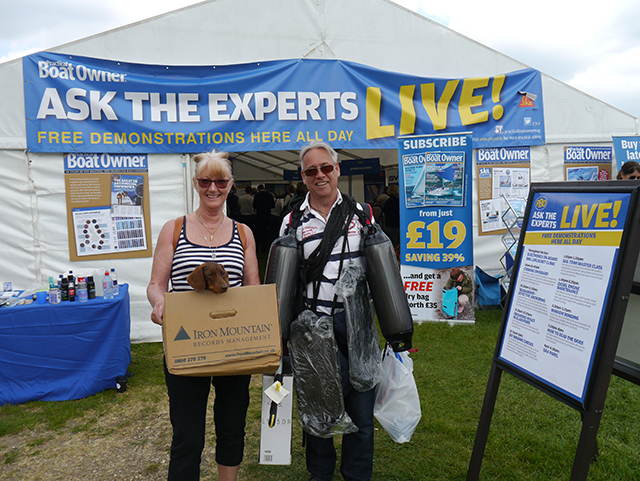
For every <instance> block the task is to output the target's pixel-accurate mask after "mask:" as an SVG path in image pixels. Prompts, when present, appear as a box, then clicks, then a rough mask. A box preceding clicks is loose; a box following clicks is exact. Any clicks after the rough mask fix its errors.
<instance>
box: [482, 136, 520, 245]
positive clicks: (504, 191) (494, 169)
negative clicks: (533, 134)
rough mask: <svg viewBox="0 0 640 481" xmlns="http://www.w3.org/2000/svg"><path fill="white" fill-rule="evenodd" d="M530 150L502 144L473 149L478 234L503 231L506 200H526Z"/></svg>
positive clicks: (504, 227) (501, 232)
mask: <svg viewBox="0 0 640 481" xmlns="http://www.w3.org/2000/svg"><path fill="white" fill-rule="evenodd" d="M530 159H531V149H530V148H529V147H504V148H499V149H478V150H477V151H476V165H477V170H478V173H477V179H478V213H479V221H480V222H479V223H478V229H479V234H480V235H490V234H503V233H504V232H505V229H506V226H505V223H504V222H503V221H502V216H503V215H504V213H505V212H506V211H507V210H508V209H509V204H508V203H507V201H506V200H507V199H522V198H524V199H526V198H527V197H528V195H529V184H530V183H531V178H530V177H531V175H530V172H531V169H530V164H529V162H530Z"/></svg>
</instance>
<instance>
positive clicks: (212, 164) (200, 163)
mask: <svg viewBox="0 0 640 481" xmlns="http://www.w3.org/2000/svg"><path fill="white" fill-rule="evenodd" d="M193 161H194V162H195V163H196V171H195V173H194V175H193V179H194V180H196V179H199V178H201V177H203V176H209V177H213V178H215V179H233V173H232V169H231V162H230V161H229V154H228V153H227V152H216V151H213V152H203V153H202V154H197V155H194V156H193Z"/></svg>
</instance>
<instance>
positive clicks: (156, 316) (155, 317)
mask: <svg viewBox="0 0 640 481" xmlns="http://www.w3.org/2000/svg"><path fill="white" fill-rule="evenodd" d="M151 320H152V321H153V322H154V323H155V324H158V325H159V326H162V322H163V320H164V298H163V297H161V298H160V299H158V300H157V301H156V302H155V303H154V304H153V311H152V312H151Z"/></svg>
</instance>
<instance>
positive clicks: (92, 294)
mask: <svg viewBox="0 0 640 481" xmlns="http://www.w3.org/2000/svg"><path fill="white" fill-rule="evenodd" d="M87 294H88V296H89V299H95V298H96V283H95V281H94V280H93V276H88V277H87Z"/></svg>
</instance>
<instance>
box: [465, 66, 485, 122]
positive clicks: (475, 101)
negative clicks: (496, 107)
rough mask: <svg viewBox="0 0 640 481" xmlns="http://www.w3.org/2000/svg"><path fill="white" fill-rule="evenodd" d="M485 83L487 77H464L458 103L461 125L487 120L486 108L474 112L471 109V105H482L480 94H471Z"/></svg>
mask: <svg viewBox="0 0 640 481" xmlns="http://www.w3.org/2000/svg"><path fill="white" fill-rule="evenodd" d="M487 85H489V78H488V77H482V78H468V79H464V82H463V83H462V93H461V94H460V102H459V104H458V111H459V112H460V120H461V121H462V125H471V124H479V123H481V122H486V121H487V120H489V112H487V111H486V110H484V111H482V112H476V113H473V112H472V111H471V109H472V108H473V107H480V106H481V105H482V95H473V93H474V91H475V90H476V89H479V88H483V87H486V86H487Z"/></svg>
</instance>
